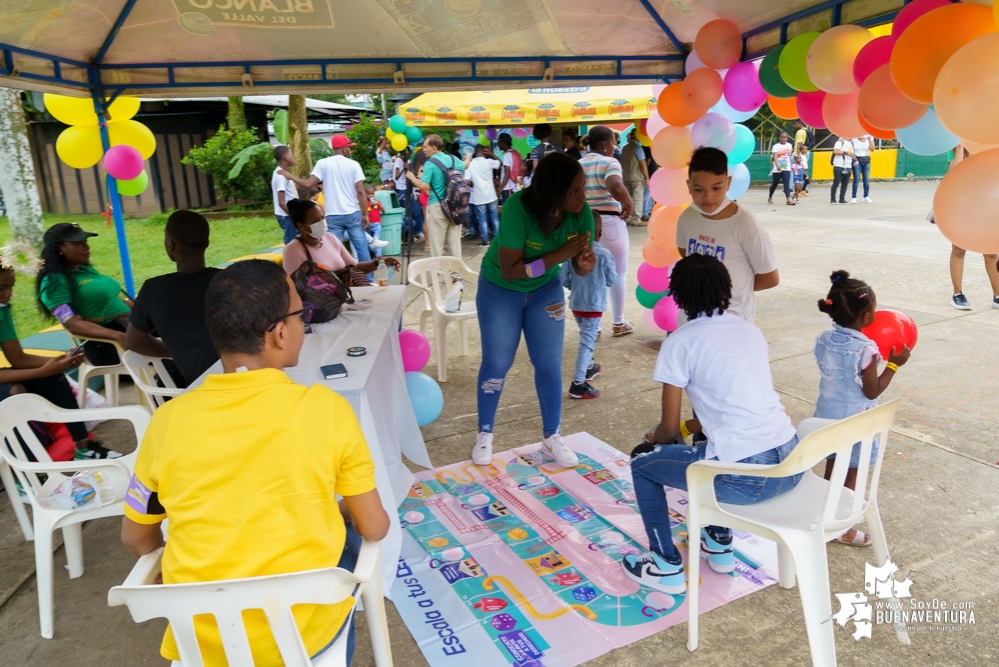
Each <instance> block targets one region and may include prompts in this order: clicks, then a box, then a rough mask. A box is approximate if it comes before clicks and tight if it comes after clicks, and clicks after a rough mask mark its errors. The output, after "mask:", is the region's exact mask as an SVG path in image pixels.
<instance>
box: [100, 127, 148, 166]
mask: <svg viewBox="0 0 999 667" xmlns="http://www.w3.org/2000/svg"><path fill="white" fill-rule="evenodd" d="M108 135H109V138H110V140H111V145H112V146H120V145H121V144H125V145H126V146H131V147H132V148H134V149H135V150H137V151H139V155H141V156H142V159H143V160H148V159H149V158H150V157H152V155H153V153H154V152H156V137H155V136H153V133H152V130H150V129H149V128H148V127H146V126H145V125H143V124H142V123H140V122H139V121H137V120H112V121H109V122H108Z"/></svg>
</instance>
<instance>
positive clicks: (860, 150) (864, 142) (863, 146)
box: [850, 138, 871, 157]
mask: <svg viewBox="0 0 999 667" xmlns="http://www.w3.org/2000/svg"><path fill="white" fill-rule="evenodd" d="M850 144H851V145H852V146H853V154H854V155H855V156H857V157H867V156H868V155H870V154H871V140H870V139H867V138H864V139H851V140H850Z"/></svg>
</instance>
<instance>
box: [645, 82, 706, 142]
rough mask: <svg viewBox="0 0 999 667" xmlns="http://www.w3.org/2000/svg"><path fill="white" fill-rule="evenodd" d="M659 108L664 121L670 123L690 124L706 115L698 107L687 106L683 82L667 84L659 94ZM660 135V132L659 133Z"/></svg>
mask: <svg viewBox="0 0 999 667" xmlns="http://www.w3.org/2000/svg"><path fill="white" fill-rule="evenodd" d="M656 106H657V108H658V109H659V115H660V116H661V117H662V119H663V120H664V121H666V122H667V123H669V124H670V125H677V126H681V127H682V126H684V125H690V124H692V123H693V122H694V121H695V120H697V119H698V118H700V117H701V116H703V115H704V112H703V111H700V110H698V109H691V108H690V107H689V106H687V103H686V102H684V101H683V82H682V81H674V82H673V83H671V84H669V85H668V86H666V88H664V89H663V92H662V93H660V95H659V101H658V102H657V103H656ZM656 136H657V137H658V136H659V134H658V133H657V134H656Z"/></svg>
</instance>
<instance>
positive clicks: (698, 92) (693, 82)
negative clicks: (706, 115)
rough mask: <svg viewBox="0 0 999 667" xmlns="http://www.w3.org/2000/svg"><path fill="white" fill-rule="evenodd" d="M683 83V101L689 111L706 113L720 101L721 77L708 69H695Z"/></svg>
mask: <svg viewBox="0 0 999 667" xmlns="http://www.w3.org/2000/svg"><path fill="white" fill-rule="evenodd" d="M683 83H684V86H683V101H684V102H685V103H686V104H687V106H688V107H690V108H691V109H698V110H700V111H707V110H708V109H710V108H711V107H713V106H714V105H716V104H718V100H720V99H721V96H722V78H721V75H720V74H719V73H718V72H716V71H715V70H713V69H711V68H710V67H701V68H700V69H695V70H694V71H693V72H691V73H690V74H688V75H687V78H685V79H684V80H683Z"/></svg>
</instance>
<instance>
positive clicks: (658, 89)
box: [652, 83, 669, 100]
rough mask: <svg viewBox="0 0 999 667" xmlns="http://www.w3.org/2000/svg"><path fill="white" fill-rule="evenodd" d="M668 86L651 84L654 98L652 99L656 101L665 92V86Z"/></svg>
mask: <svg viewBox="0 0 999 667" xmlns="http://www.w3.org/2000/svg"><path fill="white" fill-rule="evenodd" d="M668 85H669V84H666V83H654V84H652V97H654V98H656V99H657V100H658V99H659V96H660V95H662V94H663V91H664V90H666V86H668Z"/></svg>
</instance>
